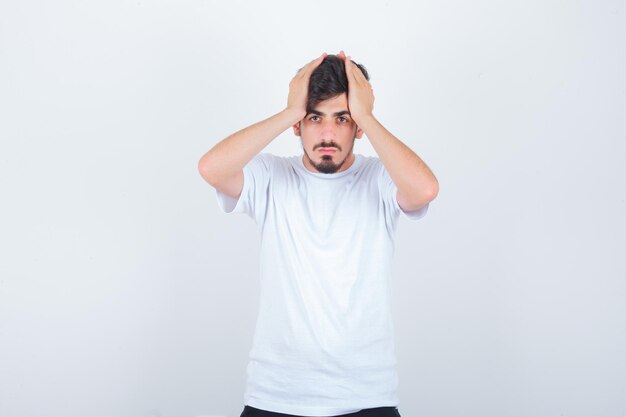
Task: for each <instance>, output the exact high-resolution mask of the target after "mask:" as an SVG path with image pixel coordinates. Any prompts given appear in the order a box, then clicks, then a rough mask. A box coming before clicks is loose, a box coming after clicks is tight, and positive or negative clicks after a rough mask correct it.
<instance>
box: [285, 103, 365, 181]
mask: <svg viewBox="0 0 626 417" xmlns="http://www.w3.org/2000/svg"><path fill="white" fill-rule="evenodd" d="M293 130H294V133H295V134H296V136H300V138H301V142H302V149H303V150H304V165H305V166H306V167H307V168H308V169H309V170H310V171H314V172H322V173H325V174H332V173H335V172H341V171H344V170H346V169H348V167H350V165H352V163H353V162H354V155H353V153H352V148H353V147H354V139H355V138H356V139H360V138H361V136H363V130H361V129H358V128H357V125H356V123H354V120H352V117H350V112H349V110H348V98H347V95H346V93H343V94H341V95H339V96H336V97H333V98H331V99H328V100H324V101H322V102H320V103H319V104H318V105H317V106H315V108H314V109H313V110H312V111H311V112H310V113H309V114H307V115H306V116H305V117H304V119H303V120H302V121H301V122H299V123H297V124H295V125H294V126H293ZM324 148H326V149H328V148H330V150H331V151H330V152H326V151H325V150H326V149H324Z"/></svg>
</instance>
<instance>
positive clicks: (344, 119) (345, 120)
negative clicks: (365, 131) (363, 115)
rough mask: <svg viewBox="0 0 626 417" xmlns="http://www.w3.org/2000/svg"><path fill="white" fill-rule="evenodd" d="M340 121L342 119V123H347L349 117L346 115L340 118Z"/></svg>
mask: <svg viewBox="0 0 626 417" xmlns="http://www.w3.org/2000/svg"><path fill="white" fill-rule="evenodd" d="M339 121H340V122H341V123H346V122H347V121H348V119H346V118H345V117H340V118H339Z"/></svg>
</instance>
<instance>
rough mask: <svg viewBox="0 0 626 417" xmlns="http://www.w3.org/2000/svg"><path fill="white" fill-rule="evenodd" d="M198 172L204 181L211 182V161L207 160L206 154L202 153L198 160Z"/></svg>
mask: <svg viewBox="0 0 626 417" xmlns="http://www.w3.org/2000/svg"><path fill="white" fill-rule="evenodd" d="M198 172H199V173H200V176H201V177H202V178H204V180H205V181H206V182H208V183H209V184H213V180H212V178H213V175H212V174H211V163H210V162H209V159H208V158H207V156H206V155H204V156H203V157H202V158H200V160H199V161H198Z"/></svg>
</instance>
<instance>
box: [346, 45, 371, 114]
mask: <svg viewBox="0 0 626 417" xmlns="http://www.w3.org/2000/svg"><path fill="white" fill-rule="evenodd" d="M337 56H338V57H339V58H341V59H343V61H344V63H345V67H346V77H347V78H348V110H350V115H351V116H352V119H354V121H355V122H356V124H357V125H359V124H360V123H359V120H364V119H365V118H367V117H369V116H372V111H373V110H374V89H373V88H372V85H371V84H370V82H369V81H368V80H367V78H365V75H363V72H361V70H360V69H359V67H357V66H356V64H355V63H354V62H352V60H351V58H350V57H349V56H346V54H345V53H344V51H341V52H339V54H338V55H337Z"/></svg>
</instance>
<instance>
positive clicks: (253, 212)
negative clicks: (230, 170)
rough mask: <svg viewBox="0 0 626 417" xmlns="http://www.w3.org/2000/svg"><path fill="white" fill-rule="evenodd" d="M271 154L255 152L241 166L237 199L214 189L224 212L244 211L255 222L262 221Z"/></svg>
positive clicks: (268, 183) (265, 207)
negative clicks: (254, 154)
mask: <svg viewBox="0 0 626 417" xmlns="http://www.w3.org/2000/svg"><path fill="white" fill-rule="evenodd" d="M272 156H273V155H271V154H269V153H260V154H257V155H256V156H255V157H254V158H252V159H251V160H250V161H249V162H248V163H247V164H246V165H245V166H244V167H243V188H242V190H241V195H240V196H239V199H236V198H232V197H231V196H229V195H227V194H224V193H222V192H221V191H220V190H218V189H217V188H216V189H215V192H216V195H217V202H218V205H219V207H220V209H221V210H222V211H223V212H224V213H245V214H247V215H248V216H249V217H251V218H252V219H254V220H255V221H256V222H257V224H261V223H262V221H263V219H264V218H265V212H266V211H267V204H268V202H267V199H268V190H269V186H270V180H271V171H272Z"/></svg>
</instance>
